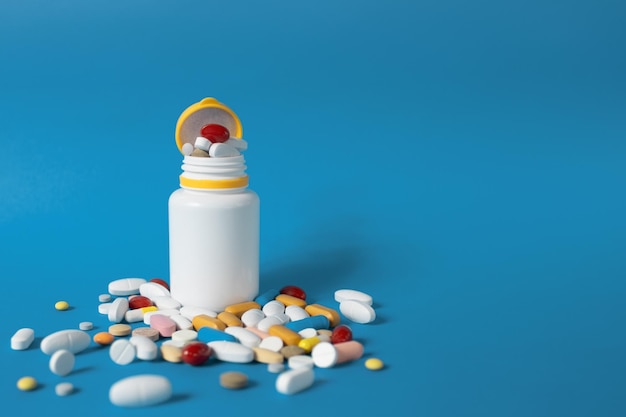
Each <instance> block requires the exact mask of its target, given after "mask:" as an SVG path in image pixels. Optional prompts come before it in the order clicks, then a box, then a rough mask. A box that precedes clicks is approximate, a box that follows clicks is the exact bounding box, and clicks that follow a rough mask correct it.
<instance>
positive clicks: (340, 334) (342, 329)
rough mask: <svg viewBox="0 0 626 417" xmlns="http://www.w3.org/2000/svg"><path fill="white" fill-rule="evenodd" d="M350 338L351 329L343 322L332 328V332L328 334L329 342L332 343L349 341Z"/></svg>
mask: <svg viewBox="0 0 626 417" xmlns="http://www.w3.org/2000/svg"><path fill="white" fill-rule="evenodd" d="M350 340H352V330H350V328H349V327H348V326H346V325H345V324H340V325H339V326H337V327H335V328H334V329H333V334H332V335H330V342H331V343H332V344H336V343H343V342H349V341H350Z"/></svg>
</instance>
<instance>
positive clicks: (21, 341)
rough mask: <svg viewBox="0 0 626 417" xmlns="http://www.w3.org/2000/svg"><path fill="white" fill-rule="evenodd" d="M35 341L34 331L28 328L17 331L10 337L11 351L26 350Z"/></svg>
mask: <svg viewBox="0 0 626 417" xmlns="http://www.w3.org/2000/svg"><path fill="white" fill-rule="evenodd" d="M34 340H35V331H34V330H33V329H30V328H28V327H24V328H23V329H19V330H18V331H17V332H15V334H14V335H13V336H12V337H11V349H13V350H26V349H28V348H29V347H30V345H31V344H32V343H33V341H34Z"/></svg>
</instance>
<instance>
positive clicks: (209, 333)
mask: <svg viewBox="0 0 626 417" xmlns="http://www.w3.org/2000/svg"><path fill="white" fill-rule="evenodd" d="M198 340H199V341H201V342H204V343H209V342H217V341H221V340H226V341H228V342H236V341H237V339H236V338H235V336H233V335H231V334H228V333H225V332H223V331H221V330H217V329H213V328H211V327H201V328H200V330H198Z"/></svg>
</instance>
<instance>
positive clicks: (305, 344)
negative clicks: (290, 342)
mask: <svg viewBox="0 0 626 417" xmlns="http://www.w3.org/2000/svg"><path fill="white" fill-rule="evenodd" d="M319 342H321V340H320V338H319V337H317V336H313V337H307V338H306V339H302V340H300V341H299V342H298V347H299V348H302V349H304V351H305V352H306V353H311V351H312V350H313V348H314V347H315V345H317V344H318V343H319Z"/></svg>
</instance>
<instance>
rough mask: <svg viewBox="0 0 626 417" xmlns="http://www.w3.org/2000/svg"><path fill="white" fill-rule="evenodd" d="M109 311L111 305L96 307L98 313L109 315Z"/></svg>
mask: <svg viewBox="0 0 626 417" xmlns="http://www.w3.org/2000/svg"><path fill="white" fill-rule="evenodd" d="M110 309H111V303H102V304H100V305H99V306H98V313H100V314H109V310H110Z"/></svg>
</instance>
